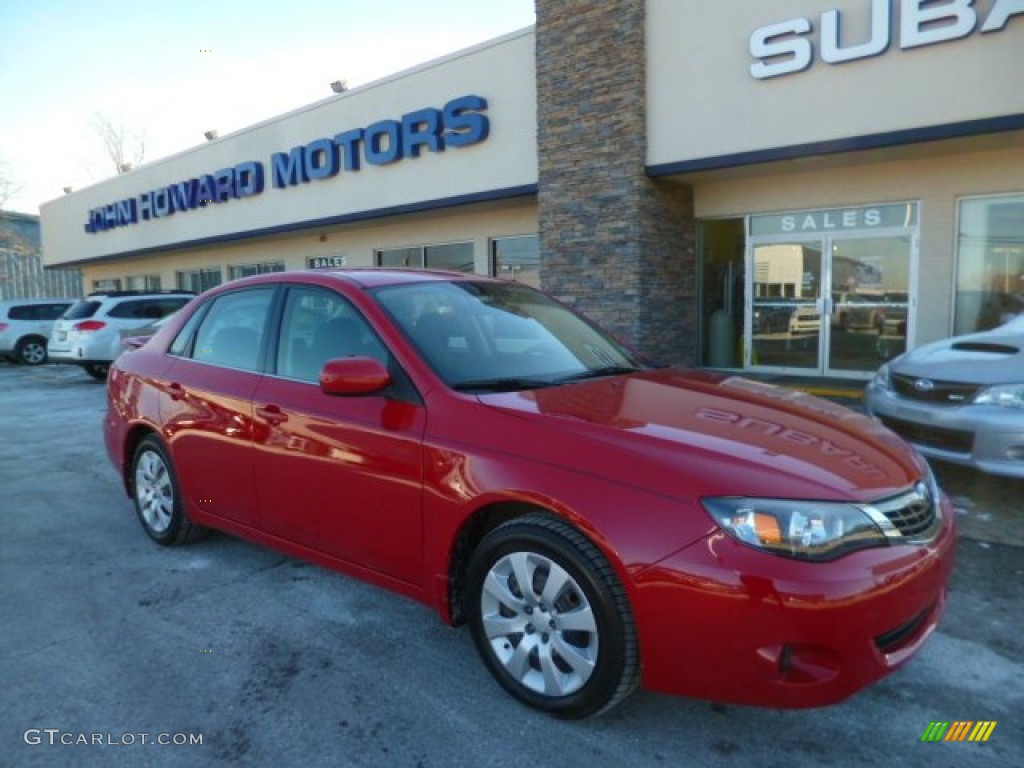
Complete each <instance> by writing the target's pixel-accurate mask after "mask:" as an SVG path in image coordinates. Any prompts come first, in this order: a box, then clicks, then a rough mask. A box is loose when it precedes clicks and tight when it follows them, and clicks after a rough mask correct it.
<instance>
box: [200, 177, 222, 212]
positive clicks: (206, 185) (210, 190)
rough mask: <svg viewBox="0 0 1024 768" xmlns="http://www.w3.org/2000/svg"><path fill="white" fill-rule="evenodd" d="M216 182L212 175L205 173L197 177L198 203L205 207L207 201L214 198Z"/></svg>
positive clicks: (211, 200) (209, 201) (212, 200)
mask: <svg viewBox="0 0 1024 768" xmlns="http://www.w3.org/2000/svg"><path fill="white" fill-rule="evenodd" d="M216 195H217V182H216V181H214V179H213V176H211V175H210V174H208V173H206V174H203V175H202V176H200V177H199V185H198V188H197V189H196V197H198V198H199V205H200V207H202V208H205V207H206V206H207V205H208V204H209V203H212V202H214V201H215V200H216Z"/></svg>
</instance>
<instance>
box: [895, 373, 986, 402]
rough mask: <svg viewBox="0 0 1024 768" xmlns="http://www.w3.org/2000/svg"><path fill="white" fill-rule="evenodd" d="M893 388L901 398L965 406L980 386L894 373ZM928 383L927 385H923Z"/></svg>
mask: <svg viewBox="0 0 1024 768" xmlns="http://www.w3.org/2000/svg"><path fill="white" fill-rule="evenodd" d="M890 378H891V381H892V388H893V390H894V391H895V392H896V394H898V395H899V396H900V397H905V398H907V399H908V400H917V401H919V402H924V403H935V404H936V405H963V404H964V403H969V402H970V401H971V398H973V397H974V396H975V395H976V394H977V392H978V390H979V389H981V387H980V386H978V385H977V384H965V383H963V382H959V381H935V380H933V379H924V378H921V377H918V376H905V375H903V374H899V373H894V374H891V376H890ZM921 382H927V384H921Z"/></svg>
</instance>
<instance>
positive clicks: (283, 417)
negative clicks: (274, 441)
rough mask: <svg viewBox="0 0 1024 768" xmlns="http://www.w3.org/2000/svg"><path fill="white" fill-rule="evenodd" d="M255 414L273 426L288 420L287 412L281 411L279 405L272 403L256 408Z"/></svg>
mask: <svg viewBox="0 0 1024 768" xmlns="http://www.w3.org/2000/svg"><path fill="white" fill-rule="evenodd" d="M256 415H257V416H259V417H260V418H261V419H263V420H264V421H266V422H268V423H270V424H273V425H274V426H275V427H276V426H277V425H278V424H280V423H282V422H285V421H288V414H286V413H285V412H284V411H282V410H281V408H280V407H279V406H276V405H272V404H271V405H265V406H263V407H262V408H257V409H256Z"/></svg>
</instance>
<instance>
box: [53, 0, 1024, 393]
mask: <svg viewBox="0 0 1024 768" xmlns="http://www.w3.org/2000/svg"><path fill="white" fill-rule="evenodd" d="M536 11H537V22H536V25H535V26H534V27H532V28H529V29H525V30H522V31H519V32H515V33H512V34H509V35H505V36H503V37H501V38H498V39H495V40H492V41H489V42H487V43H484V44H481V45H478V46H475V47H473V48H470V49H467V50H463V51H459V52H456V53H453V54H451V55H449V56H446V57H444V58H441V59H438V60H435V61H430V62H427V63H424V64H422V65H421V66H418V67H415V68H413V69H411V70H408V71H405V72H402V73H400V74H397V75H394V76H392V77H388V78H385V79H383V80H380V81H377V82H374V83H371V84H368V85H365V86H362V87H358V88H354V89H351V90H348V91H343V92H341V93H338V94H336V95H333V96H331V97H330V98H327V99H324V100H323V101H320V102H317V103H315V104H311V105H308V106H306V107H303V108H301V109H298V110H295V111H293V112H290V113H288V114H285V115H281V116H279V117H276V118H273V119H270V120H267V121H265V122H262V123H260V124H258V125H254V126H251V127H248V128H245V129H243V130H240V131H237V132H235V133H233V134H230V135H226V136H223V137H219V138H213V139H212V140H209V141H206V142H204V143H202V144H201V145H199V146H196V147H195V148H193V149H191V150H188V151H185V152H182V153H180V154H178V155H175V156H173V157H169V158H166V159H163V160H158V161H155V162H151V163H148V164H146V165H144V166H141V167H139V168H137V169H134V170H131V171H130V172H128V173H125V174H122V175H119V176H117V177H116V178H112V179H110V180H108V181H105V182H102V183H99V184H96V185H94V186H92V187H89V188H86V189H82V190H80V191H75V192H73V193H71V194H67V195H65V196H63V197H60V198H58V199H55V200H53V201H52V202H49V203H47V204H45V205H44V206H43V207H42V212H41V214H42V227H43V254H44V258H45V260H46V263H47V265H48V266H62V267H78V268H80V269H81V270H82V272H83V276H84V280H85V285H86V288H87V289H93V290H103V289H147V288H148V289H156V288H160V289H169V288H187V289H193V290H201V289H205V288H207V287H210V286H213V285H216V284H218V283H222V282H225V281H228V280H231V279H235V278H237V277H241V276H245V275H251V274H257V273H260V272H268V271H276V270H295V269H330V268H336V267H339V266H344V267H380V266H383V267H395V266H401V267H411V268H440V269H450V270H459V271H466V272H475V273H478V274H489V275H494V276H496V277H498V278H502V279H508V280H519V281H523V282H527V283H530V284H534V285H539V286H542V287H544V288H545V289H546V290H549V291H550V292H552V293H553V294H555V295H556V296H558V297H560V298H562V299H563V300H565V301H568V302H571V303H572V304H573V305H574V306H576V307H577V308H579V309H580V310H582V311H583V312H585V313H586V314H588V315H589V316H591V317H593V318H595V319H597V320H599V321H600V322H602V323H603V324H604V325H606V326H607V327H609V328H611V329H612V330H613V331H615V332H616V333H617V334H619V335H620V336H621V337H623V338H625V339H627V340H628V341H630V342H631V343H632V344H634V345H635V346H636V347H638V348H639V349H641V350H643V351H645V352H647V353H649V354H651V355H652V356H654V357H656V358H660V359H662V360H665V361H667V362H674V363H688V364H694V365H699V366H707V367H714V368H722V369H732V370H744V371H749V372H751V373H766V374H774V373H780V374H788V375H799V376H808V377H844V378H850V379H853V380H856V379H862V378H865V377H867V376H869V375H870V374H871V373H872V372H873V371H874V370H875V369H876V368H877V367H878V365H879V364H880V362H881V361H882V360H884V359H886V358H888V357H891V356H892V355H894V354H897V353H898V352H900V351H902V350H903V349H904V348H907V347H913V346H919V345H920V344H923V343H926V342H928V341H931V340H935V339H939V338H944V337H946V336H949V335H951V334H953V333H963V332H968V331H973V330H976V329H982V328H986V327H991V326H993V325H995V324H997V323H998V322H999V321H1000V320H1001V319H1002V318H1004V317H1006V316H1008V315H1010V314H1012V313H1014V312H1017V311H1024V88H1022V87H1021V85H1020V82H1019V78H1020V73H1021V72H1022V71H1024V2H1022V0H976V1H974V2H972V0H943V1H942V2H936V0H775V1H774V2H772V3H738V2H729V3H724V2H712V1H711V0H705V1H704V2H697V1H694V0H690V1H686V2H683V1H680V0H646V2H644V0H610V1H609V2H602V3H585V2H578V1H573V0H537V3H536Z"/></svg>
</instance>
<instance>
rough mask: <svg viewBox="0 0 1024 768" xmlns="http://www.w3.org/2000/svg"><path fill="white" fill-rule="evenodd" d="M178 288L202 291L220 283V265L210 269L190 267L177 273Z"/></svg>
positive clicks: (196, 291)
mask: <svg viewBox="0 0 1024 768" xmlns="http://www.w3.org/2000/svg"><path fill="white" fill-rule="evenodd" d="M176 279H177V283H178V289H179V290H182V291H194V292H195V293H202V292H203V291H205V290H208V289H210V288H213V287H214V286H216V285H220V283H221V280H222V276H221V271H220V267H216V268H210V269H188V270H181V271H179V272H177V273H176Z"/></svg>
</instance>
